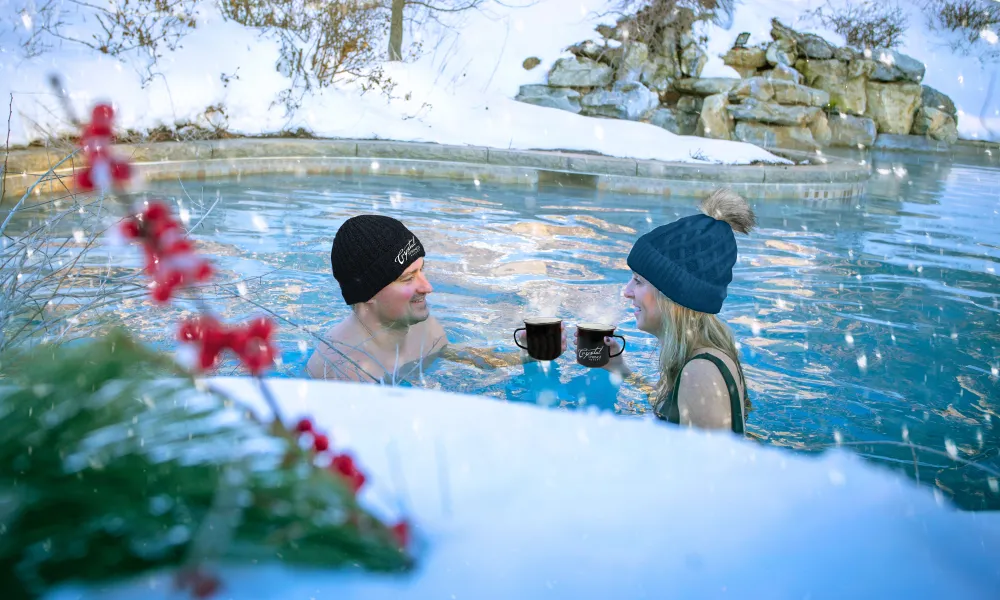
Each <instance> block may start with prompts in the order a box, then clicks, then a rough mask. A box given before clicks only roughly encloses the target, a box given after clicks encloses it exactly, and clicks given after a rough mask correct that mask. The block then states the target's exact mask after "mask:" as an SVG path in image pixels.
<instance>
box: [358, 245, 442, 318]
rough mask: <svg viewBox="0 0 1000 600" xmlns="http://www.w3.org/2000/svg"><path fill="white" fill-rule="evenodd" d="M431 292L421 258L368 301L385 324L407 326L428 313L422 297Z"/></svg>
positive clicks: (425, 316)
mask: <svg viewBox="0 0 1000 600" xmlns="http://www.w3.org/2000/svg"><path fill="white" fill-rule="evenodd" d="M433 291H434V288H433V287H431V283H430V282H429V281H427V276H426V275H425V274H424V259H423V258H422V257H421V258H418V259H417V260H416V261H415V262H414V263H413V264H412V265H410V266H409V267H407V268H406V270H405V271H403V274H402V275H400V276H399V278H398V279H396V281H393V282H392V283H390V284H389V285H387V286H385V287H384V288H382V289H381V290H380V291H379V293H377V294H375V297H374V298H372V299H371V300H369V301H368V302H369V303H370V304H371V307H372V308H373V309H374V310H375V312H376V314H377V315H378V316H379V319H380V320H381V321H382V323H383V324H384V325H385V326H386V327H409V326H410V325H416V324H417V323H420V322H422V321H425V320H426V319H427V317H429V316H430V315H431V313H430V309H429V308H428V307H427V299H426V297H427V294H430V293H431V292H433Z"/></svg>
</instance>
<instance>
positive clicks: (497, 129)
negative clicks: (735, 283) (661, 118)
mask: <svg viewBox="0 0 1000 600" xmlns="http://www.w3.org/2000/svg"><path fill="white" fill-rule="evenodd" d="M522 3H523V7H517V5H516V4H514V5H513V6H515V7H514V8H510V7H505V6H501V5H499V4H491V5H488V6H487V10H486V11H483V12H470V13H461V14H457V15H453V16H445V17H444V18H445V19H446V20H447V21H448V23H450V25H451V26H452V27H453V28H452V29H442V28H441V27H440V26H434V27H431V26H427V27H426V28H425V30H423V31H421V30H418V31H416V32H415V34H414V38H415V39H420V40H423V41H425V42H427V43H428V44H429V45H434V48H428V50H427V52H426V53H425V54H424V56H423V57H422V58H421V59H419V60H418V61H416V62H415V63H413V64H399V63H397V64H391V65H389V66H388V69H387V71H388V73H389V74H390V76H391V77H392V78H393V79H394V80H395V81H396V82H397V87H396V88H395V90H394V93H393V95H394V99H393V100H391V101H388V100H387V99H386V97H385V96H383V95H379V94H378V93H376V92H369V93H367V94H361V93H360V92H359V91H358V90H356V89H354V88H353V87H350V86H344V87H339V88H337V89H327V90H323V91H319V92H315V93H312V94H310V95H308V96H306V98H305V99H304V102H303V105H302V107H301V108H300V109H299V110H298V111H297V112H296V113H294V114H293V115H291V116H290V117H289V116H286V114H285V111H284V109H283V108H282V107H281V106H280V105H276V104H275V100H276V99H277V97H278V94H279V93H280V92H281V91H282V90H283V89H284V87H285V85H286V83H287V82H286V80H285V79H284V77H282V76H281V75H280V74H279V73H277V72H276V71H275V67H274V65H275V61H276V60H277V57H278V50H277V46H276V44H275V43H273V42H271V41H268V40H264V39H258V34H257V33H256V32H255V31H252V30H249V29H245V28H243V27H242V26H240V25H237V24H234V23H232V22H226V21H224V20H223V19H222V17H221V16H219V15H218V14H217V13H216V11H215V10H214V9H213V8H212V6H211V4H210V3H206V4H204V5H203V7H202V9H203V11H204V13H205V14H204V16H203V17H202V18H201V19H199V25H198V28H197V29H196V30H194V31H193V32H192V33H190V34H189V35H188V36H187V37H185V38H184V41H183V46H182V48H180V49H179V50H177V51H175V52H172V53H168V54H166V55H165V56H164V58H163V59H161V60H162V64H161V65H160V70H161V72H162V75H163V76H162V77H155V78H154V79H153V80H152V82H151V83H150V84H149V85H148V87H146V88H145V89H144V88H142V86H141V84H140V82H141V77H140V75H139V72H138V70H136V69H135V68H134V67H133V66H129V65H128V64H123V63H122V62H120V61H118V60H115V59H111V58H109V57H107V56H102V55H100V54H99V53H97V52H95V51H92V50H90V49H87V48H85V47H83V46H77V45H73V44H68V43H64V44H63V45H62V46H61V47H60V48H58V49H56V50H53V51H51V52H49V53H47V54H44V55H41V56H39V57H37V58H35V59H31V60H22V59H21V58H20V55H19V54H18V52H17V51H16V50H14V47H15V46H16V44H15V43H12V42H14V41H15V40H16V39H17V35H16V33H17V32H16V31H15V32H12V31H11V30H9V29H5V30H4V31H0V42H3V43H2V44H0V45H4V46H7V47H9V48H11V50H8V51H7V52H5V53H3V54H0V94H2V97H5V98H6V97H8V94H9V93H10V92H13V93H14V116H13V119H12V123H11V143H12V144H23V143H26V142H28V141H30V140H31V139H33V138H36V137H38V136H39V133H40V132H42V131H53V132H56V131H59V130H60V129H62V130H64V131H65V130H66V129H65V127H60V124H59V121H60V118H61V110H60V109H59V107H58V103H57V102H56V99H55V97H54V96H53V95H52V94H51V93H50V90H49V88H48V85H47V83H46V78H47V76H48V73H49V72H50V70H52V69H53V68H55V69H58V71H59V72H61V73H62V74H63V75H64V78H65V82H66V86H67V88H68V89H69V91H70V92H71V94H72V97H73V100H74V102H75V103H76V105H77V110H78V111H80V112H82V111H84V110H85V109H86V107H88V106H89V105H90V104H91V103H92V102H94V101H96V100H99V99H111V100H113V101H114V102H115V103H116V104H117V106H118V109H119V124H120V126H122V127H128V128H134V129H148V128H153V127H156V126H157V125H160V124H172V123H174V122H175V121H178V120H187V121H192V122H197V121H199V119H201V118H202V115H203V114H204V112H205V109H206V108H207V107H208V106H211V105H217V104H221V105H223V106H224V108H225V110H226V112H227V113H228V115H229V119H228V128H229V129H230V130H231V131H234V132H237V133H241V134H247V135H255V134H261V133H267V132H275V131H280V130H282V129H295V128H297V127H304V128H306V129H308V130H310V131H312V132H313V133H314V134H316V135H318V136H322V137H339V138H362V139H371V138H379V139H391V140H398V141H416V142H437V143H445V144H469V145H481V146H490V147H495V148H514V149H543V150H558V149H567V150H578V151H592V152H600V153H603V154H606V155H610V156H620V157H632V158H644V159H660V160H669V161H684V162H705V161H704V160H701V159H695V158H693V156H703V157H705V158H706V159H707V162H713V163H733V164H746V163H750V162H753V161H765V162H787V161H784V159H780V158H778V157H775V156H774V155H772V154H770V153H769V152H767V151H765V150H763V149H760V148H757V147H755V146H753V145H750V144H744V143H739V142H726V141H716V140H706V139H702V138H697V137H691V136H676V135H674V134H672V133H670V132H668V131H665V130H663V129H660V128H658V127H655V126H652V125H647V124H642V123H634V122H625V121H616V120H609V119H596V118H590V117H583V116H579V115H573V114H571V113H568V112H564V111H557V110H553V109H547V108H542V107H538V106H532V105H528V104H524V103H521V102H516V101H514V100H513V99H512V98H513V97H514V96H515V95H516V93H517V90H518V87H519V86H520V85H521V84H525V83H531V82H537V81H544V78H545V73H546V72H547V71H548V68H549V67H550V66H551V65H552V63H553V62H554V61H555V60H556V59H557V58H559V57H560V56H563V55H564V54H563V49H564V48H565V47H567V46H569V45H571V44H573V43H574V42H576V41H579V40H581V39H585V38H587V37H590V36H591V35H592V34H593V29H594V26H595V25H596V24H597V23H598V22H599V21H600V19H598V18H597V17H596V16H595V14H594V11H603V10H604V8H603V3H600V2H587V1H584V2H583V3H581V2H578V1H572V2H571V1H569V0H541V1H540V2H537V3H534V4H532V3H529V2H527V1H526V0H522ZM81 31H85V28H81ZM408 33H409V32H408ZM22 34H23V32H22ZM529 56H537V57H539V58H541V59H542V61H543V62H542V64H541V65H539V66H538V67H536V68H535V69H533V70H532V71H530V72H529V71H525V70H524V68H523V66H522V62H523V61H524V59H525V58H527V57H529ZM223 74H225V75H229V76H232V75H235V76H236V77H238V79H233V80H231V81H230V83H229V84H228V85H224V84H223V81H222V79H221V75H223Z"/></svg>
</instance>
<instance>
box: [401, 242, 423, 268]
mask: <svg viewBox="0 0 1000 600" xmlns="http://www.w3.org/2000/svg"><path fill="white" fill-rule="evenodd" d="M419 250H420V244H419V243H417V236H413V237H412V238H410V241H409V242H407V243H406V246H404V247H403V249H402V250H400V251H399V253H398V254H396V262H397V263H399V264H401V265H405V264H406V261H407V260H409V259H410V257H411V256H413V255H414V254H416V253H417V252H418V251H419Z"/></svg>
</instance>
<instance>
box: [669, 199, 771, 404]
mask: <svg viewBox="0 0 1000 600" xmlns="http://www.w3.org/2000/svg"><path fill="white" fill-rule="evenodd" d="M699 208H700V209H701V212H703V213H704V214H706V215H708V216H710V217H712V218H714V219H718V220H720V221H725V222H726V223H729V226H730V227H732V228H733V231H736V232H739V233H743V234H749V233H750V232H751V231H752V230H753V228H754V227H755V226H756V225H757V217H756V215H755V214H754V212H753V209H752V208H750V205H749V204H748V203H747V201H746V200H745V199H744V198H743V197H742V196H740V195H739V194H737V193H736V192H734V191H732V190H730V189H725V188H723V189H718V190H715V191H714V192H712V194H711V195H709V196H708V197H707V198H705V199H704V200H702V202H701V205H700V207H699ZM655 299H656V306H657V307H658V308H659V312H660V315H661V318H662V323H661V330H660V332H659V334H660V335H659V336H657V337H659V338H660V340H661V342H662V344H663V346H662V347H661V348H660V360H659V371H660V380H659V381H658V382H657V384H656V396H655V398H654V401H653V406H654V407H656V408H657V409H658V410H659V409H661V404H662V403H663V402H664V401H665V400H666V399H667V398H669V396H670V392H671V391H672V390H673V385H674V381H676V380H677V375H678V374H679V373H680V372H681V369H683V368H684V363H686V362H687V361H688V359H690V358H691V357H692V355H693V354H694V351H695V350H697V349H698V348H712V349H714V350H718V351H720V352H722V353H724V354H725V355H726V356H728V357H729V358H731V359H732V360H733V362H734V363H736V369H737V371H738V377H739V380H740V382H741V383H742V384H743V402H744V405H743V414H744V416H746V414H747V413H748V412H750V410H751V409H752V406H751V405H750V399H749V396H748V395H747V390H746V379H745V378H744V377H743V367H742V366H741V365H740V359H739V353H738V352H737V350H736V339H735V338H734V337H733V333H732V331H731V330H730V329H729V326H728V325H726V324H725V323H724V322H722V320H721V319H719V317H718V316H716V315H713V314H708V313H703V312H698V311H695V310H691V309H690V308H687V307H686V306H681V305H680V304H677V303H675V302H673V301H672V300H670V299H669V298H668V297H667V296H665V295H664V294H663V293H662V292H661V291H660V290H655Z"/></svg>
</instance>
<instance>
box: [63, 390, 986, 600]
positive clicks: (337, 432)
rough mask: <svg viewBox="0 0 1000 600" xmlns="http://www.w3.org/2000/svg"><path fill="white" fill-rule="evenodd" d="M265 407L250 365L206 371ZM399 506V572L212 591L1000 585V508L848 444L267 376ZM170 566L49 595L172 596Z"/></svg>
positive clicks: (282, 578) (298, 413)
mask: <svg viewBox="0 0 1000 600" xmlns="http://www.w3.org/2000/svg"><path fill="white" fill-rule="evenodd" d="M210 381H211V383H212V385H214V386H217V387H220V388H223V389H226V390H229V391H231V392H232V393H234V394H235V395H236V396H237V397H239V398H241V399H243V400H244V401H245V402H247V403H248V404H250V405H251V406H252V407H253V409H254V410H256V411H259V412H260V414H261V415H263V416H266V417H270V414H269V411H267V409H266V405H265V403H264V402H263V400H261V399H260V396H259V393H258V392H257V391H256V388H255V386H254V385H253V383H252V381H251V380H249V379H247V378H223V379H213V380H210ZM271 384H272V385H273V386H274V388H273V389H274V391H275V393H276V395H277V396H278V397H279V403H280V404H281V409H282V411H283V412H284V418H285V419H287V420H288V421H289V422H293V421H295V420H297V419H299V418H301V417H305V416H309V417H312V418H313V419H314V421H315V422H316V423H317V425H318V426H319V428H320V429H321V430H323V431H325V432H328V433H329V434H330V437H331V440H332V443H333V444H334V446H335V447H336V448H337V449H338V451H339V450H344V449H346V450H349V451H351V452H352V453H354V455H355V457H356V459H357V461H358V463H359V466H360V468H361V469H362V470H364V471H365V472H366V473H367V474H368V476H369V481H370V482H371V484H372V487H370V488H369V487H366V488H365V489H364V490H362V494H363V495H362V497H361V500H362V502H364V503H365V504H366V505H368V506H370V507H371V508H372V509H373V510H375V511H376V512H380V513H382V514H383V515H384V516H385V517H386V518H387V519H393V520H394V519H395V518H396V517H398V516H399V515H400V514H405V515H407V516H409V517H410V518H411V519H412V521H413V522H414V523H415V526H416V535H417V537H418V538H419V540H420V542H419V545H420V546H421V548H422V549H421V550H420V551H419V552H418V555H419V557H420V558H419V565H418V568H417V570H416V572H415V573H413V574H412V575H410V576H408V577H403V578H396V577H390V576H379V575H359V574H343V573H336V572H323V571H316V570H313V571H297V570H292V569H286V568H282V567H280V566H278V565H257V566H252V567H251V566H246V567H242V568H229V569H223V570H222V572H221V574H222V576H223V584H224V586H225V587H224V589H223V590H222V592H221V593H220V594H219V595H218V596H217V598H218V599H219V600H224V599H228V598H238V599H240V600H250V599H257V598H261V599H264V598H269V599H270V598H273V599H279V598H280V599H288V600H292V599H295V600H299V599H301V600H307V599H309V598H387V599H388V598H392V599H394V600H395V599H403V598H476V599H480V600H486V599H492V598H497V599H511V598H523V599H534V598H616V599H632V598H708V597H712V598H715V597H726V598H748V599H749V598H753V599H757V598H776V599H786V598H787V599H793V598H794V599H796V600H799V599H801V598H816V599H820V598H852V599H859V600H863V599H867V598H872V599H874V598H963V599H965V600H975V599H978V598H982V599H987V598H990V599H993V598H996V590H997V589H1000V567H998V565H1000V515H997V514H988V513H963V512H959V511H956V510H955V509H954V508H953V507H951V506H950V505H949V504H948V503H947V501H944V500H942V499H941V496H940V495H939V494H938V493H936V490H932V489H931V486H925V487H923V488H918V487H917V486H916V484H915V483H914V482H913V481H911V480H909V479H906V478H905V477H903V476H902V475H899V474H897V473H895V472H892V471H889V470H888V469H887V468H883V467H875V466H873V465H871V464H870V463H864V462H862V459H860V458H858V457H856V456H854V455H852V454H849V453H847V452H829V453H827V454H825V455H822V456H820V457H813V458H810V457H806V456H803V455H801V454H795V453H792V452H790V451H788V450H784V449H779V448H774V447H764V446H761V445H759V444H757V443H755V442H751V441H744V440H741V439H738V438H736V437H735V436H732V434H729V433H706V432H698V431H694V430H689V429H680V428H678V427H675V426H670V425H666V424H663V423H659V422H655V421H653V420H645V421H641V420H632V419H621V418H616V417H613V416H611V415H609V414H607V413H604V414H597V413H585V412H563V411H556V410H547V409H544V408H541V407H537V406H534V405H527V404H508V403H502V402H497V401H496V400H494V399H488V398H480V397H472V396H461V395H457V394H447V393H443V392H437V391H429V390H419V389H412V388H411V389H403V388H385V387H373V386H368V385H362V384H342V383H332V382H317V381H305V380H288V379H282V380H271ZM178 597H179V595H178V594H177V593H173V592H172V591H171V586H170V577H169V575H159V576H151V577H145V578H140V579H139V580H135V581H131V582H126V583H124V584H123V585H120V586H117V587H115V588H114V589H106V590H101V589H91V590H89V591H85V592H83V593H81V590H78V589H68V588H67V589H64V590H62V591H61V592H58V593H54V594H51V595H50V597H49V598H48V600H69V599H73V600H96V599H98V598H100V599H101V600H125V599H126V598H129V599H130V598H143V599H146V600H157V599H164V600H167V599H169V598H178Z"/></svg>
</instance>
